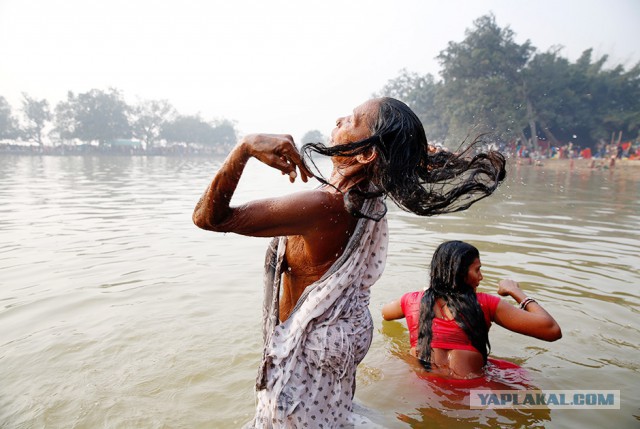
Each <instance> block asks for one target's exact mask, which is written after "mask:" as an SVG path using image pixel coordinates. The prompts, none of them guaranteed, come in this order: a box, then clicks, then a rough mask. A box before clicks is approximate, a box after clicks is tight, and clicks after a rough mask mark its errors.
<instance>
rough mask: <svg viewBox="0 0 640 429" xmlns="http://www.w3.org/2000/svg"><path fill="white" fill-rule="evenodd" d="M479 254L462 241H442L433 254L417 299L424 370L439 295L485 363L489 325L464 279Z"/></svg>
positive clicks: (419, 348) (418, 351)
mask: <svg viewBox="0 0 640 429" xmlns="http://www.w3.org/2000/svg"><path fill="white" fill-rule="evenodd" d="M479 257H480V253H479V252H478V249H477V248H475V247H474V246H472V245H471V244H469V243H465V242H464V241H445V242H444V243H442V244H440V245H439V246H438V248H437V249H436V251H435V252H434V254H433V259H432V260H431V275H430V277H431V279H430V284H429V288H428V289H427V290H426V291H425V293H424V295H423V296H422V300H421V301H420V318H419V322H418V345H417V348H416V354H417V356H418V358H419V359H420V361H421V362H422V364H423V365H424V366H425V367H426V368H427V369H430V368H431V353H432V351H433V349H432V348H431V339H432V334H433V331H432V322H433V318H434V317H435V311H434V309H433V307H434V305H435V302H436V299H438V298H440V299H442V300H443V301H444V302H445V303H446V305H447V307H448V308H449V311H450V312H451V314H452V315H453V318H454V320H455V321H456V323H457V324H458V326H460V328H462V330H463V331H464V332H465V334H467V337H468V338H469V341H471V344H472V345H473V347H475V348H476V350H478V351H479V352H480V353H481V354H482V358H483V359H484V363H485V364H486V363H487V356H488V355H489V351H490V350H491V344H489V328H488V327H487V324H486V321H485V318H484V313H483V312H482V308H481V307H480V303H479V302H478V298H477V296H476V292H475V290H474V289H473V287H472V286H471V285H469V284H467V283H466V281H465V279H466V277H467V274H468V272H469V267H470V266H471V264H473V262H474V261H475V260H476V258H479Z"/></svg>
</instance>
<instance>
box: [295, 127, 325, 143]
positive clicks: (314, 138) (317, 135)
mask: <svg viewBox="0 0 640 429" xmlns="http://www.w3.org/2000/svg"><path fill="white" fill-rule="evenodd" d="M327 140H328V139H327V137H325V135H324V134H322V133H321V132H320V131H318V130H310V131H307V132H306V133H305V134H304V135H303V136H302V139H300V143H301V144H306V143H326V142H327Z"/></svg>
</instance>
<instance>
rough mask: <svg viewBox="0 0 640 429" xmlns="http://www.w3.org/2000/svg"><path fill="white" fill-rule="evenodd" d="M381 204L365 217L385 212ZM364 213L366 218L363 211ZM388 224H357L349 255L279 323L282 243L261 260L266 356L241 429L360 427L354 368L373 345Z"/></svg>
mask: <svg viewBox="0 0 640 429" xmlns="http://www.w3.org/2000/svg"><path fill="white" fill-rule="evenodd" d="M382 204H383V202H382V200H381V199H375V200H369V201H367V202H366V203H365V206H364V207H363V208H364V209H365V210H372V211H376V212H379V211H381V210H383V206H382ZM365 213H366V212H365ZM387 241H388V237H387V221H386V218H383V219H382V220H380V221H379V222H375V221H373V220H369V219H360V220H359V221H358V224H357V226H356V229H355V231H354V233H353V235H352V236H351V238H350V240H349V243H348V244H347V248H346V249H345V251H344V253H343V254H342V255H341V256H340V257H339V258H338V260H337V261H336V262H335V263H334V264H333V265H332V266H331V268H330V269H329V270H328V271H327V272H326V273H325V274H324V276H323V277H322V278H321V279H320V280H318V281H317V282H315V283H313V284H311V285H309V286H308V287H307V288H306V289H305V290H304V293H303V294H302V296H301V297H300V299H299V300H298V302H297V304H296V306H295V307H294V309H293V312H292V313H291V315H290V316H289V318H288V319H287V320H286V321H284V322H283V323H279V315H278V309H279V303H278V298H279V293H280V279H281V274H282V273H281V269H282V261H283V257H284V250H285V246H286V238H285V237H279V238H275V239H274V240H273V241H272V242H271V245H270V247H269V250H268V251H267V257H266V261H265V298H264V299H265V300H264V308H263V311H264V314H263V316H264V320H263V336H264V354H263V360H262V363H261V365H260V370H259V371H258V379H257V383H256V389H257V407H256V415H255V418H254V420H253V421H252V422H250V423H248V424H247V425H246V426H245V427H247V428H252V427H256V428H272V427H273V428H282V427H286V428H289V427H293V428H297V427H310V428H334V427H352V426H354V425H358V424H359V423H360V422H359V421H358V420H359V419H358V417H356V416H355V415H354V414H353V413H352V410H353V403H352V400H353V394H354V391H355V375H356V367H357V365H358V363H360V361H361V360H362V359H363V358H364V356H365V354H366V353H367V351H368V350H369V346H370V345H371V339H372V335H373V322H372V320H371V314H370V313H369V309H368V305H369V296H370V288H371V286H372V285H373V284H374V283H375V282H376V280H378V278H379V277H380V276H381V275H382V272H383V270H384V266H385V263H386V257H387Z"/></svg>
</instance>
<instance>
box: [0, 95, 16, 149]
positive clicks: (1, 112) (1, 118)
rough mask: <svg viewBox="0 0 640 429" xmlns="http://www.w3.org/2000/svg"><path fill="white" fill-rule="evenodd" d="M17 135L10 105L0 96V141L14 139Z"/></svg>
mask: <svg viewBox="0 0 640 429" xmlns="http://www.w3.org/2000/svg"><path fill="white" fill-rule="evenodd" d="M18 135H19V130H18V126H17V122H16V120H15V118H14V117H13V116H12V112H11V105H10V104H9V103H8V102H7V99H6V98H4V97H2V96H0V139H14V138H17V137H18Z"/></svg>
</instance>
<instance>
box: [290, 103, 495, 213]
mask: <svg viewBox="0 0 640 429" xmlns="http://www.w3.org/2000/svg"><path fill="white" fill-rule="evenodd" d="M378 101H379V110H378V115H377V117H376V118H375V119H374V121H373V123H372V124H371V125H370V130H371V137H369V138H366V139H364V140H361V141H357V142H352V143H347V144H343V145H336V146H331V147H328V146H326V145H324V144H322V143H307V144H306V145H304V146H303V148H302V153H303V160H304V162H305V163H306V164H307V167H310V166H311V165H312V166H313V167H314V168H313V169H314V170H315V171H316V172H317V171H318V168H317V166H316V165H315V162H314V161H313V159H312V153H314V152H315V153H319V154H322V155H327V156H339V157H355V156H357V155H359V154H367V153H370V151H372V150H374V151H376V152H377V154H378V158H377V160H375V161H374V162H373V163H371V164H368V165H367V166H366V168H367V169H368V171H367V172H366V173H367V177H368V180H367V181H366V182H365V183H363V184H362V185H361V186H357V187H354V188H352V189H350V190H349V191H347V192H345V194H344V200H345V206H346V207H347V210H348V211H349V212H351V213H352V214H353V215H355V216H358V217H367V218H372V219H375V220H379V219H380V218H382V217H383V216H384V214H385V213H384V212H383V213H366V214H365V213H362V212H360V207H361V206H362V201H363V200H364V199H368V198H375V197H379V196H383V195H384V196H389V197H391V199H392V200H393V201H394V202H395V203H396V204H397V205H398V206H399V207H400V208H402V209H403V210H406V211H409V212H413V213H415V214H417V215H421V216H433V215H438V214H443V213H452V212H456V211H460V210H465V209H466V208H468V207H469V206H471V204H473V203H475V202H476V201H479V200H481V199H483V198H485V197H487V196H489V195H491V194H492V193H493V192H494V191H495V190H496V188H497V187H498V184H499V183H500V182H501V181H502V180H503V179H504V178H505V174H506V172H505V158H504V156H503V155H502V154H501V153H499V152H497V151H488V152H482V153H478V154H476V155H473V156H471V152H472V151H473V150H474V148H476V147H477V146H479V144H480V140H481V139H480V138H479V139H476V140H474V141H473V142H472V143H471V144H470V145H469V146H468V147H467V148H465V149H464V150H463V151H462V152H459V153H452V152H447V151H440V152H436V153H430V152H429V145H428V143H427V137H426V135H425V132H424V127H423V126H422V123H421V122H420V119H418V117H417V116H416V115H415V113H413V111H412V110H411V109H410V108H409V107H408V106H407V105H406V104H404V103H403V102H401V101H398V100H396V99H394V98H389V97H385V98H380V99H378ZM316 178H317V179H318V180H319V181H320V182H322V183H324V184H328V183H327V180H326V179H324V178H323V177H322V175H321V174H316ZM385 211H386V209H385Z"/></svg>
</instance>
